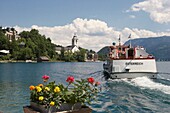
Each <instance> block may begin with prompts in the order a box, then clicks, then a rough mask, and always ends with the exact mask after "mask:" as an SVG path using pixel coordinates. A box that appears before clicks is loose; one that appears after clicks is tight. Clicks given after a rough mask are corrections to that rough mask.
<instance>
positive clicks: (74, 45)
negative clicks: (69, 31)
mask: <svg viewBox="0 0 170 113" xmlns="http://www.w3.org/2000/svg"><path fill="white" fill-rule="evenodd" d="M55 49H56V50H55V51H56V53H58V54H61V50H62V49H63V50H64V51H65V52H67V51H68V52H72V53H74V52H76V51H80V50H79V47H78V38H77V36H76V34H74V36H73V38H72V45H69V46H67V47H61V46H60V47H56V48H55Z"/></svg>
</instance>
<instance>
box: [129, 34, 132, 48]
mask: <svg viewBox="0 0 170 113" xmlns="http://www.w3.org/2000/svg"><path fill="white" fill-rule="evenodd" d="M128 39H129V41H130V48H131V47H132V44H131V34H130V35H129V36H128Z"/></svg>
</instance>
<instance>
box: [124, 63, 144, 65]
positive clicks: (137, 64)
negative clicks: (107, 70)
mask: <svg viewBox="0 0 170 113" xmlns="http://www.w3.org/2000/svg"><path fill="white" fill-rule="evenodd" d="M126 65H143V62H126Z"/></svg>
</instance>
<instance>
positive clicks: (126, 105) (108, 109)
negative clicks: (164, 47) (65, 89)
mask: <svg viewBox="0 0 170 113" xmlns="http://www.w3.org/2000/svg"><path fill="white" fill-rule="evenodd" d="M102 65H103V62H84V63H79V62H77V63H72V62H69V63H68V62H67V63H66V62H56V63H0V112H3V113H23V106H26V105H29V94H30V91H29V86H30V85H37V84H39V83H42V79H41V77H42V75H45V74H46V75H49V76H50V77H51V78H50V81H54V80H55V81H56V82H60V83H61V82H62V83H64V84H66V82H65V80H66V78H67V76H68V75H73V76H74V77H75V78H87V77H90V76H92V77H94V78H95V79H97V80H99V81H100V82H101V86H100V87H101V92H100V94H99V96H98V97H97V101H96V102H93V103H92V104H91V105H90V107H91V108H92V109H93V113H124V112H125V113H135V112H140V113H155V112H157V113H160V112H161V113H169V112H170V62H157V68H158V71H159V72H160V73H159V79H156V80H152V79H149V78H146V77H139V78H135V79H131V80H127V79H120V80H108V81H106V80H105V79H104V78H102V77H103V74H102Z"/></svg>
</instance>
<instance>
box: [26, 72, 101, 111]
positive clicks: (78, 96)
mask: <svg viewBox="0 0 170 113" xmlns="http://www.w3.org/2000/svg"><path fill="white" fill-rule="evenodd" d="M49 78H50V77H49V76H47V75H44V76H42V79H43V81H44V83H43V84H39V85H37V86H33V85H31V86H30V87H29V88H30V99H31V107H32V108H33V109H36V110H38V111H40V112H42V113H43V112H44V113H47V112H57V111H68V110H75V109H80V108H81V107H82V106H83V105H85V104H90V103H91V101H93V100H94V99H95V97H96V96H97V93H98V92H99V90H98V87H97V86H98V85H99V84H100V83H99V82H98V81H95V80H94V78H93V77H89V78H87V79H79V80H75V79H74V77H73V76H68V77H67V79H66V82H68V85H67V86H65V85H63V84H61V83H58V84H56V83H55V81H53V82H48V80H49Z"/></svg>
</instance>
